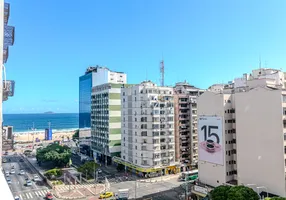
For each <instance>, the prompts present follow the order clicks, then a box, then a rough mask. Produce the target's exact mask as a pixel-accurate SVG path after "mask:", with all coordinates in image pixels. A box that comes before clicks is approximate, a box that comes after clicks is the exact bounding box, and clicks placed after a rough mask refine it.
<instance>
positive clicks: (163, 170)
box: [112, 157, 180, 178]
mask: <svg viewBox="0 0 286 200" xmlns="http://www.w3.org/2000/svg"><path fill="white" fill-rule="evenodd" d="M112 160H113V162H114V163H117V164H122V165H124V166H125V170H126V171H129V172H132V173H134V174H137V175H138V176H140V177H145V178H153V177H159V176H164V175H168V174H176V173H179V172H180V168H179V166H168V167H158V168H150V167H149V168H142V167H138V166H136V165H134V164H131V163H129V162H126V161H124V160H122V159H121V158H119V157H113V158H112Z"/></svg>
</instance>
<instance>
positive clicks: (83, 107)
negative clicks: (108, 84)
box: [79, 73, 92, 129]
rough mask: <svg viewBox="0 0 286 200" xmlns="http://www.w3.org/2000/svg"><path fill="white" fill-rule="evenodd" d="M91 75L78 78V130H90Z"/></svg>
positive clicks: (87, 74)
mask: <svg viewBox="0 0 286 200" xmlns="http://www.w3.org/2000/svg"><path fill="white" fill-rule="evenodd" d="M91 90H92V73H86V74H85V75H83V76H81V77H79V128H80V129H81V128H90V114H91Z"/></svg>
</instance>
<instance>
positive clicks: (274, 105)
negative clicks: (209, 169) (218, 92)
mask: <svg viewBox="0 0 286 200" xmlns="http://www.w3.org/2000/svg"><path fill="white" fill-rule="evenodd" d="M235 101H236V129H237V170H238V183H239V184H242V183H243V184H256V185H257V186H265V187H267V188H268V191H269V192H271V193H274V194H277V195H281V196H285V172H284V168H285V163H284V145H283V142H284V138H283V122H282V98H281V91H280V90H269V89H265V88H255V89H253V90H250V91H249V92H244V93H237V94H235Z"/></svg>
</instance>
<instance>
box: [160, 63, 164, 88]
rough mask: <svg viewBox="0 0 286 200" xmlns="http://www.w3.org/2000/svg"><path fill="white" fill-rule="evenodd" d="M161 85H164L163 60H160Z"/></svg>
mask: <svg viewBox="0 0 286 200" xmlns="http://www.w3.org/2000/svg"><path fill="white" fill-rule="evenodd" d="M160 74H161V86H162V87H163V86H164V76H165V66H164V60H162V61H161V62H160Z"/></svg>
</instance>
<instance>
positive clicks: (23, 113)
mask: <svg viewBox="0 0 286 200" xmlns="http://www.w3.org/2000/svg"><path fill="white" fill-rule="evenodd" d="M26 114H47V115H52V114H79V113H78V112H77V113H76V112H75V113H55V112H54V113H44V112H43V113H3V115H26Z"/></svg>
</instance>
